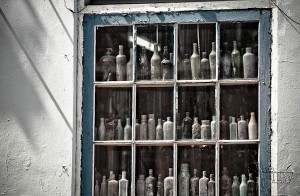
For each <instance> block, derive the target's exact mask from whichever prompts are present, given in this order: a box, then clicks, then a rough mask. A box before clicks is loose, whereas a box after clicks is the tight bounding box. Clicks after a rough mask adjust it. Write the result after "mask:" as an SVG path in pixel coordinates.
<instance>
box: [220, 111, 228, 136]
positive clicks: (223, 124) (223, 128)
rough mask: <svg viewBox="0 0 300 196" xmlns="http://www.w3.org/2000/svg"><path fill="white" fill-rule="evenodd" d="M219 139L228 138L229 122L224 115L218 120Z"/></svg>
mask: <svg viewBox="0 0 300 196" xmlns="http://www.w3.org/2000/svg"><path fill="white" fill-rule="evenodd" d="M220 139H221V140H228V139H229V123H228V121H227V120H225V116H222V119H221V121H220Z"/></svg>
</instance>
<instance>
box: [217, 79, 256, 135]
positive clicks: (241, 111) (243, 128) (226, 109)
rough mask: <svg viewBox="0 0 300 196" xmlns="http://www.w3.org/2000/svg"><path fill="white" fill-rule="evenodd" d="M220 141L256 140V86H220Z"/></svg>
mask: <svg viewBox="0 0 300 196" xmlns="http://www.w3.org/2000/svg"><path fill="white" fill-rule="evenodd" d="M220 104H221V106H220V108H221V119H220V120H221V121H220V139H232V140H234V139H241V140H243V139H258V125H257V120H256V119H258V86H257V85H245V86H221V99H220Z"/></svg>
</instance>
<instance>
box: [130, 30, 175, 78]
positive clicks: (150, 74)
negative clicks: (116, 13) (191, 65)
mask: <svg viewBox="0 0 300 196" xmlns="http://www.w3.org/2000/svg"><path fill="white" fill-rule="evenodd" d="M136 42H137V54H136V55H137V56H136V57H137V58H136V59H137V79H138V80H172V79H173V69H174V63H173V48H174V46H173V45H174V34H173V25H164V24H160V25H139V26H137V40H136Z"/></svg>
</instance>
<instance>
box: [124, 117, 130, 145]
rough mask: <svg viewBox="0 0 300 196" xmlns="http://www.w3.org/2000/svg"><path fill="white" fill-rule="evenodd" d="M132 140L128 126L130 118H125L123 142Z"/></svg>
mask: <svg viewBox="0 0 300 196" xmlns="http://www.w3.org/2000/svg"><path fill="white" fill-rule="evenodd" d="M131 139H132V127H131V125H130V118H126V125H125V127H124V140H131Z"/></svg>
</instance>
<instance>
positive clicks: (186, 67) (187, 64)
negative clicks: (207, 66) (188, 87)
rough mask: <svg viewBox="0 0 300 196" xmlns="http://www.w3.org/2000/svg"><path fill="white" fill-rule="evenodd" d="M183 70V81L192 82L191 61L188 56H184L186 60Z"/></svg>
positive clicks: (183, 63)
mask: <svg viewBox="0 0 300 196" xmlns="http://www.w3.org/2000/svg"><path fill="white" fill-rule="evenodd" d="M182 68H183V76H182V79H184V80H191V79H192V70H191V61H190V58H189V55H188V54H185V55H184V59H183V60H182Z"/></svg>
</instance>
